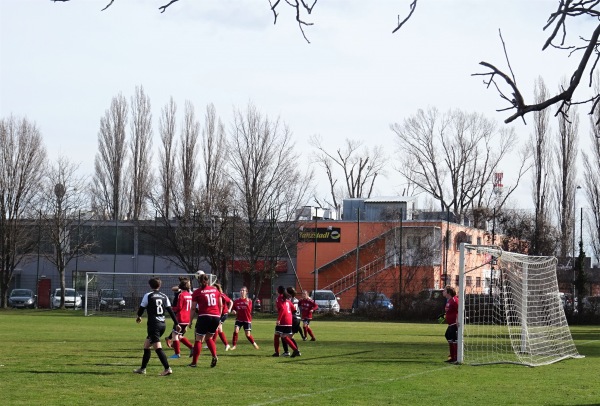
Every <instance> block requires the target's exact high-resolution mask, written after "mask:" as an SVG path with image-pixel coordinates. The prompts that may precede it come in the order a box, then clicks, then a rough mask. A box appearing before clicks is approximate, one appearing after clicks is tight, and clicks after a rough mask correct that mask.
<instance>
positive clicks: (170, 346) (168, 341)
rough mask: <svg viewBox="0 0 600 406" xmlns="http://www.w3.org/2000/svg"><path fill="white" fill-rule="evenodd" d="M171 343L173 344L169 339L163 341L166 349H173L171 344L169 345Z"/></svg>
mask: <svg viewBox="0 0 600 406" xmlns="http://www.w3.org/2000/svg"><path fill="white" fill-rule="evenodd" d="M172 342H173V340H171V339H170V338H166V339H165V344H167V347H169V348H173V347H172V344H171V343H172Z"/></svg>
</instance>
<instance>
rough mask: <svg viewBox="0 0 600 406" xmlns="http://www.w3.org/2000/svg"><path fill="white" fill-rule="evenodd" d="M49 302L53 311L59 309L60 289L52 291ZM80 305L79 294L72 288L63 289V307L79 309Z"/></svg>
mask: <svg viewBox="0 0 600 406" xmlns="http://www.w3.org/2000/svg"><path fill="white" fill-rule="evenodd" d="M50 302H51V303H52V308H53V309H57V308H59V307H60V288H57V289H55V290H54V293H53V294H52V297H51V298H50ZM81 303H82V300H81V294H80V293H79V292H77V291H76V290H75V289H72V288H66V289H65V307H67V308H68V307H71V308H75V309H80V308H81Z"/></svg>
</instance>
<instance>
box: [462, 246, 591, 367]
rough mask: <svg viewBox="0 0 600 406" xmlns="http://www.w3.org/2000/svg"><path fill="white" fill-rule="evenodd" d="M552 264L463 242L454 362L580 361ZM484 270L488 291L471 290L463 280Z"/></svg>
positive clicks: (552, 260)
mask: <svg viewBox="0 0 600 406" xmlns="http://www.w3.org/2000/svg"><path fill="white" fill-rule="evenodd" d="M473 254H476V255H473ZM477 254H478V255H477ZM556 263H557V260H556V258H555V257H541V256H529V255H523V254H517V253H513V252H507V251H503V250H502V249H500V248H499V247H493V246H482V245H469V244H465V243H462V244H461V246H460V262H459V268H460V269H459V287H458V290H459V302H458V303H459V304H458V307H459V309H458V323H459V326H458V336H459V337H458V362H460V363H465V364H471V365H481V364H495V363H512V364H521V365H527V366H539V365H547V364H551V363H554V362H557V361H560V360H563V359H566V358H579V357H581V356H580V355H579V354H578V352H577V348H575V344H574V343H573V338H572V336H571V331H570V330H569V325H568V324H567V319H566V317H565V313H564V309H563V306H562V303H561V300H560V295H559V290H558V282H557V279H556ZM484 267H487V269H488V270H489V272H490V274H489V276H490V278H489V279H490V282H491V283H490V286H489V288H488V291H487V292H475V291H469V290H468V289H469V288H468V287H466V286H465V281H466V280H467V278H466V276H467V275H469V273H471V272H476V271H479V272H481V270H482V268H484ZM471 279H472V278H471Z"/></svg>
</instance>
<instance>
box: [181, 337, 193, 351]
mask: <svg viewBox="0 0 600 406" xmlns="http://www.w3.org/2000/svg"><path fill="white" fill-rule="evenodd" d="M180 341H181V342H182V343H183V345H185V346H186V347H188V348H189V349H192V348H194V346H193V345H192V343H190V340H188V339H187V338H185V337H181V340H180Z"/></svg>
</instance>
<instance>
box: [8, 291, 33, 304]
mask: <svg viewBox="0 0 600 406" xmlns="http://www.w3.org/2000/svg"><path fill="white" fill-rule="evenodd" d="M36 301H37V295H34V294H33V291H32V290H31V289H13V290H12V291H11V292H10V295H9V296H8V305H9V306H10V307H15V308H17V307H21V308H23V309H25V308H29V309H34V308H35V305H36Z"/></svg>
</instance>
